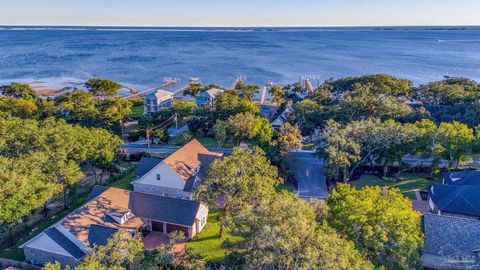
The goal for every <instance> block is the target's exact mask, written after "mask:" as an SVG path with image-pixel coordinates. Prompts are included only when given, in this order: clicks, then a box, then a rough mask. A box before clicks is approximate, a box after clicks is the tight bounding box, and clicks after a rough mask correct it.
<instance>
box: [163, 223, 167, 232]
mask: <svg viewBox="0 0 480 270" xmlns="http://www.w3.org/2000/svg"><path fill="white" fill-rule="evenodd" d="M163 233H167V223H166V222H163Z"/></svg>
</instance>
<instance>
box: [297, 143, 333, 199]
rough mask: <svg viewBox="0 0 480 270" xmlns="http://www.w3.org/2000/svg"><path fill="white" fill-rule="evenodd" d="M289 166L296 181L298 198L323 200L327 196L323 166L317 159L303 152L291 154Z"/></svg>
mask: <svg viewBox="0 0 480 270" xmlns="http://www.w3.org/2000/svg"><path fill="white" fill-rule="evenodd" d="M290 166H291V168H292V170H293V173H294V175H295V179H296V180H297V185H298V195H299V196H300V198H303V199H310V198H315V199H325V198H326V197H327V196H328V189H327V184H326V179H325V174H324V165H323V162H322V161H320V160H319V159H318V158H317V157H314V156H313V155H311V154H309V153H305V152H293V153H292V154H291V157H290Z"/></svg>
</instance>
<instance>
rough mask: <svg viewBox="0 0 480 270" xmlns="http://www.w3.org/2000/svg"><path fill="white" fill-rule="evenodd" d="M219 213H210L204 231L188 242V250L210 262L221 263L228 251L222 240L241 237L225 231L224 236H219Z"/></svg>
mask: <svg viewBox="0 0 480 270" xmlns="http://www.w3.org/2000/svg"><path fill="white" fill-rule="evenodd" d="M219 215H220V213H219V212H217V211H212V212H210V213H209V215H208V223H207V225H205V228H204V229H203V230H202V232H201V233H199V234H198V235H197V236H195V238H194V239H193V240H191V241H190V242H187V244H186V251H187V253H188V254H190V255H191V256H193V257H195V258H198V259H201V260H205V261H206V262H208V263H215V264H221V263H222V262H223V260H224V259H225V255H226V252H227V251H226V250H225V249H223V248H221V244H222V242H223V241H224V240H226V239H229V240H230V241H231V242H235V241H239V240H241V238H240V237H236V236H232V235H229V234H228V233H225V234H224V235H223V237H222V238H219V237H218V233H219V231H220V223H219Z"/></svg>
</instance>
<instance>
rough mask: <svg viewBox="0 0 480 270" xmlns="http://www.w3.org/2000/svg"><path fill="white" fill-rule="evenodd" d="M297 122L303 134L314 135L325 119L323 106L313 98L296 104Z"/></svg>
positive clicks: (295, 114)
mask: <svg viewBox="0 0 480 270" xmlns="http://www.w3.org/2000/svg"><path fill="white" fill-rule="evenodd" d="M294 108H295V110H294V118H295V123H296V124H297V125H298V126H299V127H300V130H301V131H302V134H303V135H306V136H309V135H312V134H313V133H314V131H315V128H316V127H318V126H321V125H322V124H323V122H324V120H325V117H324V114H323V111H322V106H321V105H319V104H317V103H316V102H315V101H313V100H311V99H304V100H302V101H300V102H298V103H296V104H295V105H294Z"/></svg>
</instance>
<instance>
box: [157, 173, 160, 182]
mask: <svg viewBox="0 0 480 270" xmlns="http://www.w3.org/2000/svg"><path fill="white" fill-rule="evenodd" d="M157 180H158V181H160V174H159V173H158V174H157Z"/></svg>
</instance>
